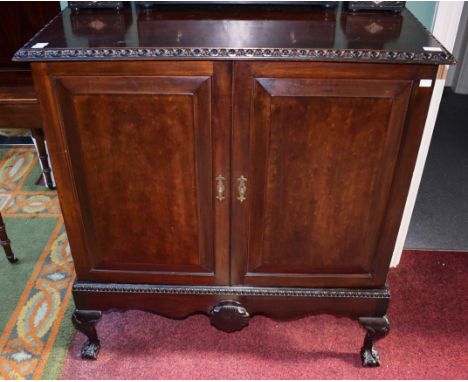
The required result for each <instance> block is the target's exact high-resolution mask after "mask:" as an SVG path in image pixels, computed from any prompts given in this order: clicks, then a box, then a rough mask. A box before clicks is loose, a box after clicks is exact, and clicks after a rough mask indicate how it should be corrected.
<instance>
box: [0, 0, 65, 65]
mask: <svg viewBox="0 0 468 382" xmlns="http://www.w3.org/2000/svg"><path fill="white" fill-rule="evenodd" d="M59 12H60V2H59V1H2V2H0V40H1V41H2V42H1V45H0V71H1V70H29V65H28V64H27V63H21V62H13V61H12V60H11V59H12V57H13V55H14V54H15V52H16V51H17V50H18V49H19V48H21V47H22V46H23V45H24V44H26V43H27V42H28V40H29V39H30V38H31V37H33V36H34V35H35V34H36V33H37V32H38V31H39V30H40V29H41V28H42V27H43V26H44V25H45V24H47V23H48V22H49V21H50V20H51V19H52V18H54V16H56V15H57V14H58V13H59Z"/></svg>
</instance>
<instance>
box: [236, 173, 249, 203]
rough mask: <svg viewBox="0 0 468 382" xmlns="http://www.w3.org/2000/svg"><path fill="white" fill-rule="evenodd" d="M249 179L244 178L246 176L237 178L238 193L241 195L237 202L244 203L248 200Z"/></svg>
mask: <svg viewBox="0 0 468 382" xmlns="http://www.w3.org/2000/svg"><path fill="white" fill-rule="evenodd" d="M246 182H247V178H245V177H244V175H241V176H240V177H239V178H237V183H238V185H237V191H238V192H239V195H238V196H237V200H238V201H239V202H241V203H242V202H243V201H244V200H246V199H247V197H246V194H247V185H246Z"/></svg>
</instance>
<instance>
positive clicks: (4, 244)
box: [0, 212, 18, 264]
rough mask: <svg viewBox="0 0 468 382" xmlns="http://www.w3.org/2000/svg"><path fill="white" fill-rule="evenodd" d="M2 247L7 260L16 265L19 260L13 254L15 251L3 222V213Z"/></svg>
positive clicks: (0, 227) (1, 221) (0, 231)
mask: <svg viewBox="0 0 468 382" xmlns="http://www.w3.org/2000/svg"><path fill="white" fill-rule="evenodd" d="M0 245H1V246H2V247H3V250H4V251H5V255H6V258H7V260H8V261H9V262H10V263H12V264H14V263H16V262H17V261H18V259H17V258H16V257H15V255H14V254H13V251H12V250H11V244H10V239H9V238H8V235H7V232H6V228H5V222H4V221H3V217H2V213H1V212H0Z"/></svg>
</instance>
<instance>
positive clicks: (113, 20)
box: [13, 3, 455, 64]
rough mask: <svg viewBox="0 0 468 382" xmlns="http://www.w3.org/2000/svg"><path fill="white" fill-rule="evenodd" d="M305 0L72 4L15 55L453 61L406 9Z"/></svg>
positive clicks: (86, 58)
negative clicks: (350, 7) (287, 0)
mask: <svg viewBox="0 0 468 382" xmlns="http://www.w3.org/2000/svg"><path fill="white" fill-rule="evenodd" d="M341 8H342V6H341V5H340V6H337V7H335V8H331V9H327V8H321V7H317V6H310V5H309V6H302V5H281V6H280V5H276V6H273V5H240V4H239V5H158V6H153V7H151V8H143V7H142V6H139V5H137V3H132V4H131V5H129V6H127V7H126V8H124V9H122V10H108V9H107V10H105V9H95V10H79V11H73V10H71V9H69V8H67V9H65V10H64V11H63V12H62V13H60V14H59V15H57V16H56V17H55V18H54V19H53V20H52V21H51V22H50V23H49V24H48V25H46V26H45V27H44V28H43V29H42V30H41V31H40V32H39V33H37V35H36V36H34V37H33V38H32V39H31V40H30V41H29V42H28V43H26V44H25V45H24V47H23V48H21V49H20V50H19V51H18V52H17V53H16V54H15V56H14V57H13V60H15V61H26V62H30V61H103V60H161V59H171V60H175V59H177V60H195V59H204V60H207V59H208V60H212V59H222V60H248V59H255V60H259V59H260V60H301V61H345V62H390V63H418V64H421V63H423V64H452V63H454V62H455V60H454V57H453V56H452V55H451V54H450V53H449V52H448V51H447V50H446V49H445V48H444V47H443V46H442V45H441V44H440V43H439V42H438V41H437V40H436V39H435V38H434V37H433V36H432V35H431V33H430V32H428V31H427V30H426V29H425V28H424V27H423V26H422V24H421V23H420V22H419V21H418V20H417V19H416V18H415V17H414V16H413V15H412V14H411V13H410V12H409V11H408V10H406V9H404V10H403V11H402V12H401V13H400V14H398V13H393V12H350V11H347V10H344V9H341Z"/></svg>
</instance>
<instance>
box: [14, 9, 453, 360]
mask: <svg viewBox="0 0 468 382" xmlns="http://www.w3.org/2000/svg"><path fill="white" fill-rule="evenodd" d="M94 12H95V15H96V20H100V23H103V24H106V18H107V17H108V18H109V20H113V19H114V18H115V13H114V12H113V11H105V10H99V11H94ZM120 12H124V13H125V12H127V15H128V17H132V18H133V23H137V24H140V22H144V25H137V28H136V29H132V30H131V31H129V33H127V34H125V39H122V34H120V33H117V34H116V35H115V38H113V35H112V33H113V32H112V30H110V31H109V33H110V34H109V36H107V37H106V38H105V41H106V44H105V45H102V46H99V45H98V44H94V45H93V47H88V46H87V44H86V43H84V42H83V39H82V38H80V37H76V36H74V34H73V33H70V31H72V28H71V26H70V23H71V17H72V13H71V11H70V10H69V9H66V10H64V11H63V12H62V15H61V17H59V18H57V19H55V20H54V21H53V22H52V23H51V24H50V25H49V26H48V27H47V28H45V29H44V30H43V31H42V32H41V33H40V34H39V35H38V36H36V38H34V39H33V40H32V41H31V42H29V43H28V44H26V45H25V46H24V47H23V48H22V49H21V50H20V51H18V52H17V54H16V55H15V60H17V61H22V62H32V68H33V73H34V80H35V82H36V88H37V90H38V97H39V99H40V105H41V115H42V119H43V124H44V126H45V129H46V134H47V139H48V142H49V148H50V155H51V159H52V163H53V165H54V171H55V175H56V180H57V184H58V190H59V197H60V201H61V205H62V211H63V215H64V219H65V225H66V227H67V234H68V238H69V242H70V247H71V252H72V255H73V259H74V264H75V267H76V274H77V281H76V283H75V284H74V286H73V296H74V300H75V304H76V311H75V312H74V314H73V323H74V325H75V326H76V328H77V329H78V330H80V331H82V332H83V333H84V334H85V335H86V336H87V337H88V340H87V341H86V343H85V344H84V345H83V348H82V357H83V358H91V359H95V358H96V357H97V354H98V351H99V348H100V342H99V339H98V336H97V333H96V328H95V325H96V323H97V322H98V321H99V319H100V318H101V315H102V312H103V311H107V310H111V309H122V310H125V309H135V308H137V309H144V310H147V311H151V312H155V313H158V314H162V315H165V316H168V317H174V318H183V317H186V316H188V315H190V314H193V313H205V314H207V315H209V316H210V320H211V323H212V324H213V325H214V326H216V327H217V328H219V329H221V330H224V331H227V332H231V331H235V330H239V329H242V328H243V327H244V326H246V325H248V322H249V318H250V317H251V316H252V315H255V314H262V315H267V316H270V317H272V318H276V319H291V318H295V317H301V316H303V315H306V314H319V313H329V314H334V315H337V316H349V317H352V318H356V319H358V320H359V322H360V323H361V324H362V325H363V327H364V328H365V329H366V331H367V334H366V337H365V340H364V344H363V347H362V349H361V358H362V362H363V365H364V366H377V365H379V363H380V360H379V356H378V353H377V351H376V350H375V348H374V344H375V342H376V341H377V340H379V339H380V338H382V337H384V336H385V335H386V334H387V333H388V331H389V321H388V319H387V316H386V313H387V308H388V304H389V301H390V294H389V288H388V286H387V285H386V276H387V272H388V267H389V264H390V260H391V256H392V251H393V247H394V244H395V240H396V237H397V233H398V229H399V224H400V219H401V216H402V213H403V209H404V206H405V201H406V196H407V193H408V188H409V185H410V181H411V176H412V172H413V167H414V164H415V160H416V156H417V152H418V147H419V144H420V140H421V135H422V132H423V129H424V124H425V120H426V113H427V110H428V107H429V102H430V99H431V95H432V89H433V86H434V81H435V78H436V73H437V70H438V66H439V65H445V64H450V63H453V62H454V60H453V56H452V55H451V54H450V53H449V52H447V51H446V50H445V49H444V48H443V47H442V46H441V45H440V44H439V43H438V42H437V41H436V40H435V39H434V38H433V37H432V36H431V35H430V33H429V32H428V31H427V30H425V29H424V28H423V27H422V26H421V24H420V23H419V22H418V21H417V20H416V19H415V18H414V16H412V15H411V14H410V13H409V12H408V11H406V10H404V11H403V12H402V13H401V18H399V19H398V23H397V24H396V23H395V17H394V14H389V15H388V16H386V15H385V14H381V15H379V16H378V17H376V16H375V15H372V14H371V13H370V14H368V15H369V16H367V17H368V23H369V25H368V27H367V28H366V27H365V26H366V25H365V22H366V21H365V20H363V17H364V18H365V17H366V16H365V15H364V14H362V15H358V16H356V17H357V19H356V20H357V21H358V22H352V20H351V19H350V17H352V16H351V15H350V14H349V13H348V12H347V11H346V10H341V11H339V10H322V9H320V8H318V9H317V8H307V7H306V8H305V9H304V8H302V7H294V6H282V7H272V6H258V7H256V6H241V5H237V6H236V7H229V6H187V8H185V7H182V6H180V7H170V6H160V7H156V8H153V9H150V10H144V12H145V13H144V15H141V17H138V15H135V13H131V11H130V10H123V11H120ZM90 14H91V15H92V14H93V13H88V14H87V20H89V17H90ZM78 17H79V15H78ZM342 17H345V18H346V20H345V22H341V20H340V18H342ZM199 20H203V22H204V24H205V25H206V29H203V28H202V27H201V26H202V24H201V23H200V22H199ZM73 22H75V23H76V22H77V20H76V18H75V17H73ZM88 22H89V21H88ZM400 22H401V25H402V27H401V29H398V28H397V27H398V25H400ZM100 23H97V22H96V25H100ZM331 24H333V25H331ZM363 24H364V27H363ZM377 24H378V25H377ZM316 25H325V26H326V30H327V31H328V30H337V29H338V28H340V25H346V33H335V34H333V35H332V36H330V35H329V34H328V33H327V34H326V35H322V34H320V33H319V32H318V31H317V28H316V27H315V26H316ZM161 26H164V28H162V27H161ZM353 26H356V27H357V28H358V30H357V31H354V30H352V28H353ZM382 29H387V30H389V32H388V33H383V32H381V30H382ZM135 30H136V31H138V32H141V33H142V34H143V35H139V34H138V35H137V34H136V33H135ZM157 30H165V31H166V32H167V33H162V34H160V33H151V31H157ZM212 31H219V32H216V33H213V32H212ZM375 31H378V32H379V33H377V35H379V36H382V40H381V41H376V39H377V38H376V37H375V36H376V33H375ZM341 32H342V31H341ZM357 33H359V37H357V36H356V34H357ZM348 36H351V38H352V42H350V41H348ZM389 36H393V37H392V38H390V37H389ZM101 38H102V39H103V40H104V37H103V36H101ZM44 41H47V42H48V43H49V44H48V45H47V46H46V47H44V48H37V47H36V48H35V47H34V46H35V44H36V43H39V42H44ZM142 41H144V42H142ZM351 45H352V47H350V46H351ZM126 174H132V178H131V179H132V180H131V181H128V177H127V176H126ZM135 330H137V329H135ZM188 336H189V334H188Z"/></svg>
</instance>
